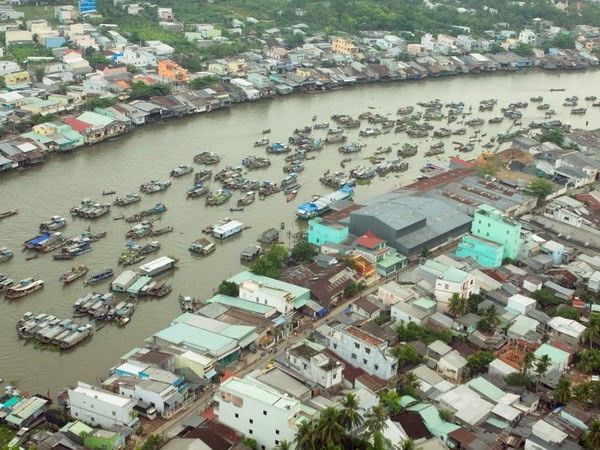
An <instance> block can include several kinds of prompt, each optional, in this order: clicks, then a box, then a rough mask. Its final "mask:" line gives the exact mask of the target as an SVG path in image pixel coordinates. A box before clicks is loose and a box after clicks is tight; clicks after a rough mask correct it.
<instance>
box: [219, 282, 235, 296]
mask: <svg viewBox="0 0 600 450" xmlns="http://www.w3.org/2000/svg"><path fill="white" fill-rule="evenodd" d="M217 292H218V293H219V294H221V295H228V296H230V297H237V296H238V295H239V293H240V287H239V286H238V285H237V284H236V283H234V282H233V281H227V280H223V281H221V284H220V285H219V289H218V291H217Z"/></svg>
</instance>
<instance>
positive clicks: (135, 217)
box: [125, 203, 167, 222]
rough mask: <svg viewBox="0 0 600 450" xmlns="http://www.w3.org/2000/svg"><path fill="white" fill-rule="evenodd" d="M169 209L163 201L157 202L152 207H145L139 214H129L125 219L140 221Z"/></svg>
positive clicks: (127, 220)
mask: <svg viewBox="0 0 600 450" xmlns="http://www.w3.org/2000/svg"><path fill="white" fill-rule="evenodd" d="M166 210H167V207H166V206H165V205H164V204H162V203H157V204H156V205H154V206H153V207H152V208H148V209H145V210H143V211H140V212H139V213H137V214H134V215H132V216H129V217H127V218H126V219H125V222H139V221H140V220H142V219H143V218H144V217H148V216H153V215H157V214H162V213H164V212H165V211H166Z"/></svg>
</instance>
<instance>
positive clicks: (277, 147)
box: [267, 142, 292, 154]
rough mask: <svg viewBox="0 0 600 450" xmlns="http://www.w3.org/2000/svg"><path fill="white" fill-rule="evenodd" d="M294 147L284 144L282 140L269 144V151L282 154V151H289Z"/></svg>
mask: <svg viewBox="0 0 600 450" xmlns="http://www.w3.org/2000/svg"><path fill="white" fill-rule="evenodd" d="M291 150H292V149H291V147H290V146H289V145H287V144H283V143H281V142H275V143H274V144H273V145H269V146H267V153H273V154H280V153H288V152H290V151H291Z"/></svg>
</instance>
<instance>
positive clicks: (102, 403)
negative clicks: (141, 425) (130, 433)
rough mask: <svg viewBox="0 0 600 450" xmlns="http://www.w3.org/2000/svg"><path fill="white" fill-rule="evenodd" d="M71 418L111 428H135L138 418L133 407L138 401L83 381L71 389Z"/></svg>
mask: <svg viewBox="0 0 600 450" xmlns="http://www.w3.org/2000/svg"><path fill="white" fill-rule="evenodd" d="M68 394H69V406H70V410H71V416H72V417H73V418H75V419H77V420H81V421H82V422H85V423H89V424H92V425H93V426H100V427H103V428H109V427H112V426H114V425H120V426H127V427H133V426H134V425H135V424H136V423H137V422H138V418H137V417H136V416H135V415H134V411H133V407H134V406H135V405H136V404H137V401H136V400H134V399H131V398H127V397H124V396H122V395H118V394H113V393H112V392H108V391H105V390H104V389H100V388H97V387H95V386H91V385H89V384H86V383H82V382H81V381H80V382H78V383H77V387H76V388H75V389H69V390H68Z"/></svg>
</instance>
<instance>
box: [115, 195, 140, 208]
mask: <svg viewBox="0 0 600 450" xmlns="http://www.w3.org/2000/svg"><path fill="white" fill-rule="evenodd" d="M141 199H142V196H141V195H140V194H125V195H124V196H123V197H117V198H116V199H115V201H114V202H113V205H115V206H126V205H131V204H132V203H136V202H139V201H140V200H141Z"/></svg>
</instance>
